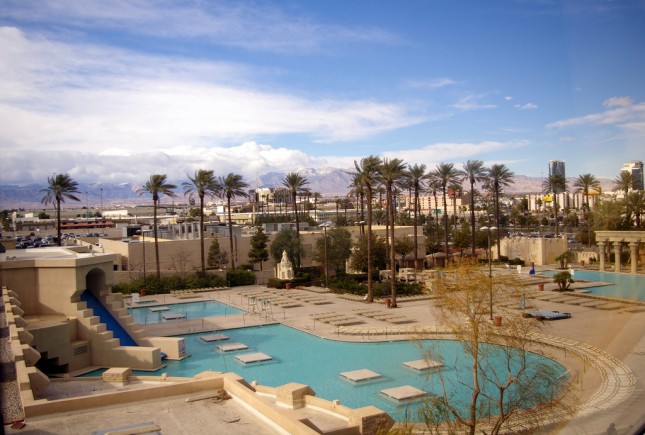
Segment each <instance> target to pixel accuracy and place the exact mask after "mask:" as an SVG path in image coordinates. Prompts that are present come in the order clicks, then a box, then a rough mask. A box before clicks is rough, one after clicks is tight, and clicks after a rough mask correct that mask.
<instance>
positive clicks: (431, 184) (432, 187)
mask: <svg viewBox="0 0 645 435" xmlns="http://www.w3.org/2000/svg"><path fill="white" fill-rule="evenodd" d="M439 189H441V185H440V184H439V182H438V181H437V180H435V179H434V178H433V173H429V174H428V185H427V191H428V193H431V194H432V198H433V200H434V208H433V210H432V214H433V215H434V218H433V220H434V225H435V230H434V244H435V246H436V245H437V243H438V242H439V241H438V240H437V234H439V218H438V217H437V214H438V209H437V206H438V205H439V200H438V199H437V192H438V191H439Z"/></svg>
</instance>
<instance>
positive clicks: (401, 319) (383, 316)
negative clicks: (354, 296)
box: [353, 309, 415, 323]
mask: <svg viewBox="0 0 645 435" xmlns="http://www.w3.org/2000/svg"><path fill="white" fill-rule="evenodd" d="M353 312H354V313H356V314H358V315H359V316H363V317H369V318H371V319H376V320H382V321H385V322H388V323H412V322H415V320H414V319H410V318H409V317H406V316H403V315H397V314H393V313H384V312H383V311H379V310H370V309H356V310H353Z"/></svg>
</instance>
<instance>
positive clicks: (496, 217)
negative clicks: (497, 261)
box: [495, 189, 501, 258]
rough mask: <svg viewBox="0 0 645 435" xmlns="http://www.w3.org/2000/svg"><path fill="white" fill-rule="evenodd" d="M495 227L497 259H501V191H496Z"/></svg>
mask: <svg viewBox="0 0 645 435" xmlns="http://www.w3.org/2000/svg"><path fill="white" fill-rule="evenodd" d="M495 226H496V227H497V231H495V239H496V240H497V258H499V257H500V253H501V251H500V246H499V230H500V228H499V189H495Z"/></svg>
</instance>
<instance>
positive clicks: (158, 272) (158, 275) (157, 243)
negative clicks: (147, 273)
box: [144, 199, 161, 279]
mask: <svg viewBox="0 0 645 435" xmlns="http://www.w3.org/2000/svg"><path fill="white" fill-rule="evenodd" d="M158 201H159V200H158V199H155V200H153V204H154V206H153V210H152V224H153V225H152V227H153V230H154V235H155V263H156V265H157V279H161V269H160V267H159V264H160V263H159V239H158V236H157V202H158ZM144 261H145V259H144Z"/></svg>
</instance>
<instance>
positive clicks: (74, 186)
mask: <svg viewBox="0 0 645 435" xmlns="http://www.w3.org/2000/svg"><path fill="white" fill-rule="evenodd" d="M40 193H44V194H45V196H43V199H42V203H43V204H45V205H47V204H50V203H55V206H56V229H57V232H58V246H61V243H62V238H61V227H60V225H61V222H60V203H61V202H65V198H67V199H71V200H72V201H80V199H79V198H78V197H77V196H76V195H74V194H76V193H81V192H80V191H79V190H78V183H77V182H76V181H74V180H73V179H72V177H70V176H69V174H58V175H54V176H53V177H48V178H47V188H46V189H41V190H40Z"/></svg>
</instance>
